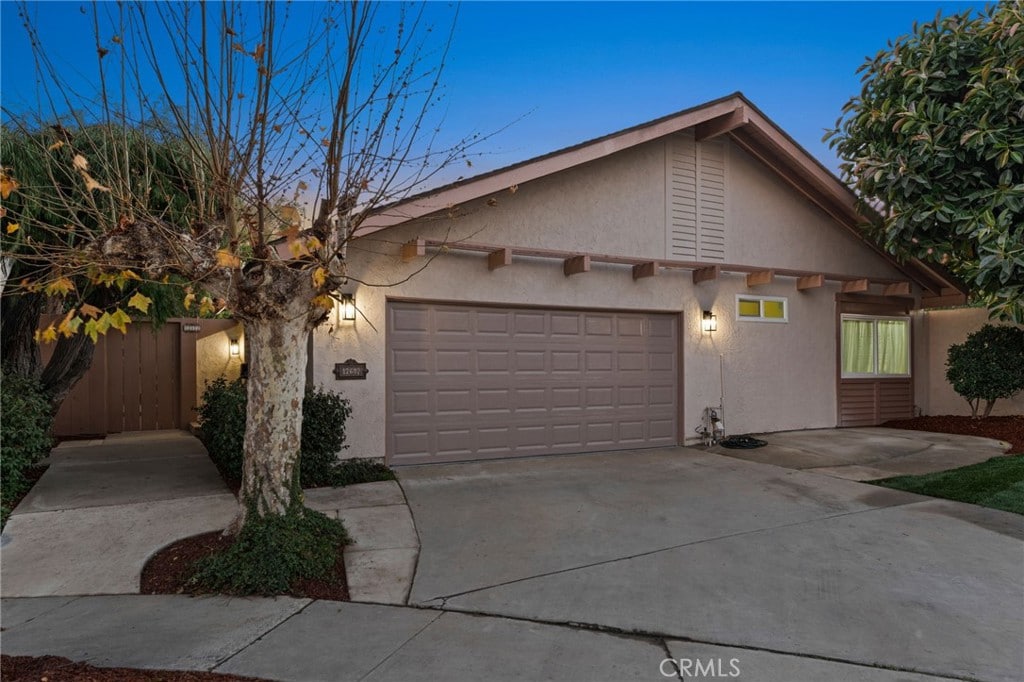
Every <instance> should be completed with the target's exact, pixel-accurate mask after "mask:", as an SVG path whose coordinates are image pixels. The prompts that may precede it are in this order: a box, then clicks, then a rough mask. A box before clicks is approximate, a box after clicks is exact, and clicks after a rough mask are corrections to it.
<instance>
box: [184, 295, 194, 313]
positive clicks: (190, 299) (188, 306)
mask: <svg viewBox="0 0 1024 682" xmlns="http://www.w3.org/2000/svg"><path fill="white" fill-rule="evenodd" d="M195 302H196V295H195V294H193V293H192V292H191V291H190V292H188V293H187V294H185V310H191V309H192V304H193V303H195Z"/></svg>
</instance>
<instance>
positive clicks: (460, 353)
mask: <svg viewBox="0 0 1024 682" xmlns="http://www.w3.org/2000/svg"><path fill="white" fill-rule="evenodd" d="M865 221H866V218H865V217H864V216H863V215H861V213H860V212H859V211H858V207H857V200H856V197H855V196H854V195H853V193H852V192H850V190H849V189H847V188H846V187H845V186H844V185H843V184H842V183H841V182H840V181H839V180H838V179H837V178H836V177H835V176H834V175H833V174H832V173H830V172H829V171H828V170H826V169H825V168H824V167H823V166H822V165H821V164H820V163H818V162H817V161H816V160H815V159H814V158H812V157H811V156H810V155H809V154H808V153H807V152H806V151H804V150H803V149H802V148H801V147H800V146H799V145H798V144H797V143H796V142H794V141H793V140H792V139H791V138H790V137H789V136H788V135H787V134H786V133H785V132H784V131H783V130H781V129H780V128H779V127H778V126H777V125H776V124H774V123H773V122H772V121H771V120H769V119H768V118H767V117H766V116H765V115H764V114H763V113H762V112H761V111H759V110H758V109H757V108H756V107H755V106H754V105H753V104H752V103H751V102H750V101H749V100H747V99H746V98H745V97H744V96H743V95H742V94H740V93H736V94H733V95H729V96H728V97H724V98H722V99H719V100H715V101H713V102H709V103H706V104H703V105H701V106H698V107H695V108H692V109H688V110H686V111H682V112H679V113H676V114H672V115H670V116H667V117H664V118H661V119H658V120H655V121H651V122H649V123H644V124H642V125H639V126H635V127H633V128H629V129H627V130H623V131H620V132H617V133H613V134H611V135H607V136H605V137H602V138H599V139H596V140H591V141H589V142H584V143H582V144H579V145H576V146H573V147H570V148H568V149H563V150H560V151H556V152H552V153H550V154H547V155H544V156H541V157H538V158H535V159H531V160H528V161H524V162H522V163H518V164H515V165H513V166H510V167H507V168H503V169H500V170H497V171H493V172H489V173H485V174H483V175H480V176H477V177H474V178H470V179H467V180H463V181H460V182H457V183H455V184H452V185H449V186H446V187H442V188H439V189H436V190H433V191H431V192H428V193H426V194H423V195H420V196H417V197H414V198H411V199H409V200H407V201H403V202H401V203H399V204H397V205H394V206H390V207H388V208H387V209H385V210H384V211H382V212H381V213H380V214H378V215H377V216H375V218H373V219H372V220H371V221H370V222H368V223H367V224H365V225H364V226H363V228H362V229H361V231H360V232H359V235H358V236H359V238H358V239H357V240H355V241H354V242H353V243H352V244H351V245H350V247H349V250H348V256H349V272H350V273H351V275H352V280H351V283H350V285H349V286H348V287H347V288H346V289H345V293H347V294H350V295H351V296H352V301H353V303H354V308H355V314H354V315H348V316H346V315H344V314H342V313H341V312H340V311H339V314H338V316H337V318H336V319H334V320H332V323H331V324H330V325H325V326H323V327H321V328H320V329H318V330H317V331H316V332H315V333H314V337H313V341H312V355H313V359H312V363H311V367H312V369H311V378H312V380H313V381H314V382H315V383H316V384H318V385H324V386H327V387H331V388H333V389H336V390H340V391H342V392H343V393H344V394H345V396H347V397H348V398H350V399H351V400H352V403H353V406H354V414H353V417H352V418H351V421H350V423H349V426H348V434H349V443H350V446H351V448H350V451H349V453H348V454H351V455H358V456H365V457H384V458H386V460H387V461H388V462H389V463H390V464H406V463H428V462H450V461H460V460H474V459H486V458H497V457H519V456H531V455H541V454H556V453H570V452H592V451H603V450H618V449H629V448H645V447H653V446H663V445H674V444H677V443H680V444H681V443H692V442H695V441H697V440H699V439H700V436H701V431H702V429H703V428H704V426H705V422H706V416H707V412H706V409H708V408H711V409H714V410H715V415H716V416H717V417H718V418H719V420H721V421H724V427H725V430H726V431H727V432H728V433H731V434H737V433H748V432H765V431H779V430H786V429H805V428H820V427H835V426H837V425H838V426H858V425H871V424H879V423H882V422H884V421H886V420H889V419H894V418H903V417H910V416H912V415H914V414H915V406H917V408H916V409H917V410H919V411H920V410H922V409H923V410H925V411H926V410H927V407H926V405H927V400H928V399H929V396H930V391H931V388H932V386H931V385H932V384H934V383H940V382H938V381H937V380H936V376H935V375H936V372H935V367H936V366H939V367H940V372H941V365H942V363H943V361H944V357H945V356H944V349H937V348H933V347H932V344H931V343H930V340H929V338H930V337H929V334H931V333H932V332H933V330H932V329H931V327H932V325H931V324H930V320H929V318H928V317H926V315H925V313H924V312H923V311H926V310H928V309H931V308H937V307H948V306H953V305H962V304H963V303H964V302H965V300H966V299H965V293H966V290H965V288H964V286H963V284H962V283H960V282H958V281H957V279H956V278H955V277H953V276H951V275H950V274H949V273H948V272H946V271H944V269H942V268H940V267H935V266H932V265H926V264H924V263H922V262H919V261H914V260H912V261H909V262H905V263H901V262H898V261H897V260H895V259H894V258H892V257H891V256H889V255H887V254H886V253H885V252H884V251H883V250H882V249H881V248H879V247H878V246H877V245H876V244H874V243H873V242H872V241H871V240H869V239H868V238H866V237H865V235H864V233H863V231H862V227H863V225H864V223H865ZM350 312H351V311H350ZM968 312H969V314H974V313H975V312H980V311H968ZM353 316H354V318H355V319H350V320H346V319H344V318H345V317H353ZM973 321H974V320H973V318H972V324H973ZM956 324H962V323H961V322H959V321H958V322H956V323H955V324H954V326H956ZM946 326H948V325H946ZM978 326H980V324H979V325H978ZM349 359H351V360H354V361H356V362H357V363H365V365H366V369H367V374H366V375H365V378H361V379H360V380H348V379H347V378H346V377H347V376H350V375H351V371H350V370H346V369H345V367H338V365H339V364H340V363H344V362H345V361H346V360H349ZM336 370H337V373H336ZM356 375H357V376H362V374H361V373H356ZM339 377H340V378H339ZM939 377H940V378H941V374H940V375H939ZM947 388H948V387H947Z"/></svg>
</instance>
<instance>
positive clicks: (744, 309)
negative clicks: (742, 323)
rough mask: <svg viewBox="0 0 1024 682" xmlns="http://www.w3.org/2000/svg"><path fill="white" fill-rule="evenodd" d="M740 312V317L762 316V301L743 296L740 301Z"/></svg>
mask: <svg viewBox="0 0 1024 682" xmlns="http://www.w3.org/2000/svg"><path fill="white" fill-rule="evenodd" d="M739 314H740V317H761V302H760V301H756V300H754V301H751V300H748V299H743V298H741V299H740V302H739Z"/></svg>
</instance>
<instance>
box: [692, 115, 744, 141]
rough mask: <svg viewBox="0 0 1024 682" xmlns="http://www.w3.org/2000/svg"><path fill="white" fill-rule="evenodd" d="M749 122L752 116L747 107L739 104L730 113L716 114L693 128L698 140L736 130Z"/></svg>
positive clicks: (695, 138) (694, 136) (694, 135)
mask: <svg viewBox="0 0 1024 682" xmlns="http://www.w3.org/2000/svg"><path fill="white" fill-rule="evenodd" d="M748 123H750V116H748V115H747V108H746V107H744V106H738V107H736V108H735V109H733V110H732V111H730V112H729V113H728V114H723V115H721V116H716V117H715V118H713V119H711V120H709V121H705V122H703V123H698V124H697V125H696V126H694V128H693V139H694V140H696V141H697V142H703V141H704V140H710V139H712V138H714V137H718V136H719V135H724V134H725V133H728V132H730V131H733V130H736V129H737V128H739V127H740V126H745V125H747V124H748Z"/></svg>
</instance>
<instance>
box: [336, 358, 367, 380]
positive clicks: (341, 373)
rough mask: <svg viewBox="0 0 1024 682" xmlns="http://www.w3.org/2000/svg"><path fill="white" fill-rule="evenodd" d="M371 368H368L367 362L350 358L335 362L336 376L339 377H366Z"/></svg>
mask: <svg viewBox="0 0 1024 682" xmlns="http://www.w3.org/2000/svg"><path fill="white" fill-rule="evenodd" d="M369 373H370V370H368V369H367V368H366V363H365V362H356V361H355V360H353V359H352V358H349V359H348V360H346V361H345V362H337V363H335V364H334V378H335V379H338V380H339V381H340V380H341V379H365V378H366V375H367V374H369Z"/></svg>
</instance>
